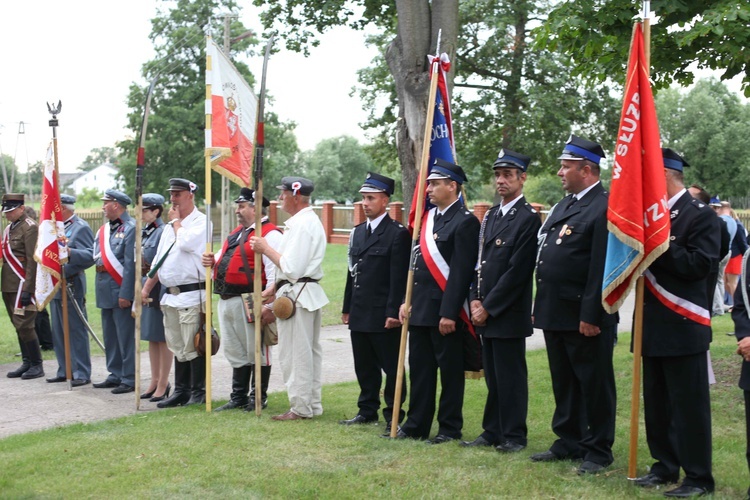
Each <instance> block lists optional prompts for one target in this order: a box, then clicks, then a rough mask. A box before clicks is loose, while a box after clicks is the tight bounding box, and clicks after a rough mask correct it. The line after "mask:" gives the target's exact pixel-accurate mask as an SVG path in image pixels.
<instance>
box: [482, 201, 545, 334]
mask: <svg viewBox="0 0 750 500" xmlns="http://www.w3.org/2000/svg"><path fill="white" fill-rule="evenodd" d="M498 212H500V205H497V206H494V207H492V208H491V209H490V210H489V211H488V212H487V215H486V216H485V219H484V221H483V223H482V226H483V229H482V231H481V232H480V245H482V248H481V252H482V255H481V262H480V263H479V265H478V268H477V273H476V276H475V279H474V284H473V286H472V291H471V300H480V301H481V302H482V306H483V307H484V308H485V309H486V310H487V313H488V314H489V318H488V319H487V324H486V326H478V327H476V328H477V333H479V334H481V335H483V336H485V337H489V338H522V337H529V336H530V335H531V334H532V333H533V328H532V326H531V292H532V279H533V273H534V264H535V262H536V251H537V233H538V232H539V227H540V226H541V224H542V222H541V218H540V217H539V214H538V213H537V212H536V211H535V210H534V209H533V208H531V205H529V204H528V203H527V202H526V198H525V197H521V198H520V199H519V200H518V201H516V203H515V204H514V205H513V207H511V209H510V210H509V211H508V213H507V214H506V215H505V216H503V215H502V213H498Z"/></svg>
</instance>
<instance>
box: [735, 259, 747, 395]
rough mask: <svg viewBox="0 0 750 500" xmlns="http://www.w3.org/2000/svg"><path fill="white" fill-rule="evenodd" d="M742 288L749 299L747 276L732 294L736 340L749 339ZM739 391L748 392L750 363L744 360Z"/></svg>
mask: <svg viewBox="0 0 750 500" xmlns="http://www.w3.org/2000/svg"><path fill="white" fill-rule="evenodd" d="M748 264H750V263H748ZM747 267H750V265H747ZM743 287H745V289H746V290H747V293H748V297H750V279H748V276H747V275H744V276H741V277H740V283H739V285H737V290H736V291H735V292H734V307H733V308H732V320H734V334H735V336H736V337H737V340H741V339H744V338H745V337H750V317H748V315H747V312H748V309H747V306H746V305H745V300H744V298H743V297H742V288H743ZM740 389H742V390H745V391H750V362H748V361H744V360H743V361H742V374H741V375H740Z"/></svg>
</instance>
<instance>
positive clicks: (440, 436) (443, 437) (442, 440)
mask: <svg viewBox="0 0 750 500" xmlns="http://www.w3.org/2000/svg"><path fill="white" fill-rule="evenodd" d="M454 439H455V438H452V437H450V436H446V435H445V434H438V435H437V436H435V437H434V438H432V439H430V440H428V441H427V444H443V443H447V442H448V441H453V440H454Z"/></svg>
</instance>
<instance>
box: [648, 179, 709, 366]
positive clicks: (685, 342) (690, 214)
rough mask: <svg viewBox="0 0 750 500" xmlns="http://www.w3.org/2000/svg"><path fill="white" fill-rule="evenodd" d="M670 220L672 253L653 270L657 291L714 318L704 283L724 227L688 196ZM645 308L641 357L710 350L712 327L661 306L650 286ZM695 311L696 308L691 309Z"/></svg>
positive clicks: (664, 255)
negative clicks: (664, 291)
mask: <svg viewBox="0 0 750 500" xmlns="http://www.w3.org/2000/svg"><path fill="white" fill-rule="evenodd" d="M670 217H671V219H672V227H671V229H670V242H669V250H667V251H666V252H665V253H664V254H662V255H661V256H660V257H659V258H658V259H656V261H654V263H653V264H651V266H649V268H648V271H650V272H651V273H652V274H653V276H654V278H655V280H656V283H657V284H658V285H659V287H661V288H663V289H664V290H666V292H667V293H668V294H671V295H672V296H674V300H678V301H686V303H689V304H692V305H694V306H695V307H698V308H700V309H702V310H703V311H705V314H706V315H708V316H709V317H710V311H711V302H712V297H711V296H710V294H709V293H707V290H709V288H710V287H709V286H708V285H707V283H706V280H707V279H708V277H709V275H710V274H711V268H712V264H713V262H714V261H715V260H717V259H718V258H719V244H720V239H721V235H720V226H719V221H718V218H717V217H716V215H715V214H713V213H712V210H711V209H710V208H709V207H708V206H706V205H705V204H703V203H702V202H700V201H698V200H696V199H694V198H693V197H691V196H690V193H688V192H685V193H684V194H683V195H682V196H681V197H680V198H679V199H678V200H677V202H676V203H675V204H674V206H673V207H672V210H671V214H670ZM645 288H646V291H645V295H644V303H643V355H644V356H685V355H689V354H698V353H701V352H705V351H707V350H708V347H709V344H710V342H711V326H710V324H709V325H704V324H700V323H698V322H696V321H695V320H693V319H690V318H688V317H686V316H685V315H684V314H680V313H678V312H675V311H674V310H673V309H670V308H669V307H667V306H666V305H664V304H663V303H662V301H660V300H659V298H657V296H656V295H655V294H654V292H653V291H652V290H651V288H650V285H649V284H648V279H647V283H646V287H645ZM691 307H692V306H691Z"/></svg>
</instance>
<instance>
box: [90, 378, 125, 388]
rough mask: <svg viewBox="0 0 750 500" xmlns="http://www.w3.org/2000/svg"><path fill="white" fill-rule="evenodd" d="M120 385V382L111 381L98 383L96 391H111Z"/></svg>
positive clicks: (95, 386) (95, 385)
mask: <svg viewBox="0 0 750 500" xmlns="http://www.w3.org/2000/svg"><path fill="white" fill-rule="evenodd" d="M119 385H120V383H119V382H112V381H111V380H105V381H104V382H97V383H95V384H94V389H111V388H113V387H118V386H119Z"/></svg>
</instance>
